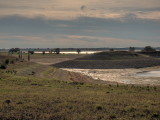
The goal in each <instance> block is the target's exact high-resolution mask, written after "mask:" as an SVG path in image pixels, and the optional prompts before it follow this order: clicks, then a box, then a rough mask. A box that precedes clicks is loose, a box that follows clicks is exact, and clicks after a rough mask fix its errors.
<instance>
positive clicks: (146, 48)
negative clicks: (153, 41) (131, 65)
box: [142, 46, 156, 52]
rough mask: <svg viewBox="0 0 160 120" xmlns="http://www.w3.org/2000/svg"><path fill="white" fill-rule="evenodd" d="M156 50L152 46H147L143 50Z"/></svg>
mask: <svg viewBox="0 0 160 120" xmlns="http://www.w3.org/2000/svg"><path fill="white" fill-rule="evenodd" d="M155 51H156V50H155V49H154V48H152V47H151V46H146V47H145V48H144V49H143V50H142V52H155Z"/></svg>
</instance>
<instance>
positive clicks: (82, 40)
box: [0, 0, 160, 48]
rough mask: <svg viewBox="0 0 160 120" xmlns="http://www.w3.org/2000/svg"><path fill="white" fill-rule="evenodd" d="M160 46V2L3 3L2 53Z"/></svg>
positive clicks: (0, 10) (0, 7)
mask: <svg viewBox="0 0 160 120" xmlns="http://www.w3.org/2000/svg"><path fill="white" fill-rule="evenodd" d="M148 45H149V46H153V47H159V46H160V0H0V48H15V47H19V48H98V47H110V48H112V47H115V48H116V47H117V48H119V47H130V46H133V47H144V46H148Z"/></svg>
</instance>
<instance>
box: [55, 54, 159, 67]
mask: <svg viewBox="0 0 160 120" xmlns="http://www.w3.org/2000/svg"><path fill="white" fill-rule="evenodd" d="M158 65H160V59H157V58H154V57H149V56H147V55H142V54H138V53H134V52H127V51H114V52H100V53H96V54H94V55H88V56H85V57H81V58H77V59H75V60H69V61H64V62H61V63H57V64H54V66H55V67H59V68H81V69H124V68H143V67H151V66H158Z"/></svg>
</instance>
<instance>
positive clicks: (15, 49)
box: [9, 48, 20, 53]
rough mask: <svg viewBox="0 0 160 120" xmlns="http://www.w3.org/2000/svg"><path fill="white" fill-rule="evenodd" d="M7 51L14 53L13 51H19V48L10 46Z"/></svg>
mask: <svg viewBox="0 0 160 120" xmlns="http://www.w3.org/2000/svg"><path fill="white" fill-rule="evenodd" d="M9 52H11V53H14V52H20V48H11V49H10V50H9Z"/></svg>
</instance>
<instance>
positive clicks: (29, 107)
mask: <svg viewBox="0 0 160 120" xmlns="http://www.w3.org/2000/svg"><path fill="white" fill-rule="evenodd" d="M0 76H1V78H0V86H1V87H0V98H1V99H0V119H2V120H3V119H6V120H7V119H25V120H26V119H28V120H30V119H37V120H39V119H44V120H46V119H55V120H63V119H67V120H71V119H72V120H84V119H85V120H91V119H93V120H99V119H103V120H106V119H124V120H128V119H130V120H132V119H133V120H135V119H136V120H137V119H140V120H158V119H160V109H159V108H160V87H158V86H157V87H149V86H126V85H98V84H84V83H78V82H63V81H57V80H55V79H40V78H38V79H37V78H34V77H30V78H28V77H22V76H16V75H12V74H9V73H3V71H1V72H0Z"/></svg>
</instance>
